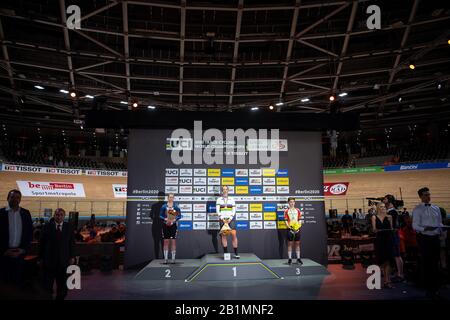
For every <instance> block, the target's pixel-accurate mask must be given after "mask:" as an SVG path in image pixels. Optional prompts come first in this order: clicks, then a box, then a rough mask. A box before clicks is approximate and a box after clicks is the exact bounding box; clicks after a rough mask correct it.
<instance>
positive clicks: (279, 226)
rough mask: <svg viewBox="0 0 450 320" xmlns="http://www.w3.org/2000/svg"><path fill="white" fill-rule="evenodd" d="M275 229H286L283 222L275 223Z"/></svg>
mask: <svg viewBox="0 0 450 320" xmlns="http://www.w3.org/2000/svg"><path fill="white" fill-rule="evenodd" d="M277 228H278V229H287V225H286V222H284V220H283V221H277Z"/></svg>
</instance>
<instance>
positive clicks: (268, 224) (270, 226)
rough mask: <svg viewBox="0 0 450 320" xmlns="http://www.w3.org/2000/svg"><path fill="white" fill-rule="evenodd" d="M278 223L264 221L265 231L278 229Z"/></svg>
mask: <svg viewBox="0 0 450 320" xmlns="http://www.w3.org/2000/svg"><path fill="white" fill-rule="evenodd" d="M276 228H277V222H276V221H264V229H276Z"/></svg>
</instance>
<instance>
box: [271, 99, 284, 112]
mask: <svg viewBox="0 0 450 320" xmlns="http://www.w3.org/2000/svg"><path fill="white" fill-rule="evenodd" d="M283 104H284V103H283V101H280V102H277V103H275V105H276V106H277V107H279V106H282V105H283ZM271 110H272V109H271Z"/></svg>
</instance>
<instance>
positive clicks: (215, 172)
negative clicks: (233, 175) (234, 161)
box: [208, 169, 220, 177]
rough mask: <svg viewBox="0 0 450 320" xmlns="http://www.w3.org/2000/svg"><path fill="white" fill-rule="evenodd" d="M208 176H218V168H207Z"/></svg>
mask: <svg viewBox="0 0 450 320" xmlns="http://www.w3.org/2000/svg"><path fill="white" fill-rule="evenodd" d="M208 177H220V169H208Z"/></svg>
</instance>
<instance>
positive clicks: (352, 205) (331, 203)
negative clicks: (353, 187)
mask: <svg viewBox="0 0 450 320" xmlns="http://www.w3.org/2000/svg"><path fill="white" fill-rule="evenodd" d="M381 196H382V195H381ZM431 200H432V202H433V204H436V205H438V206H440V207H442V208H444V209H445V210H446V211H447V212H448V213H450V198H449V197H445V196H435V197H432V199H431ZM403 201H404V207H405V208H407V209H408V211H409V213H410V214H411V213H412V210H413V209H414V207H415V206H416V205H417V204H419V202H420V199H419V198H403ZM360 208H361V209H362V211H363V213H364V214H366V213H367V211H368V210H369V208H370V207H369V204H368V200H367V199H366V198H346V197H345V198H342V197H326V198H325V212H326V214H328V212H329V211H328V210H329V209H337V211H338V214H343V213H344V212H345V210H348V211H349V213H350V214H352V213H353V210H354V209H360Z"/></svg>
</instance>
